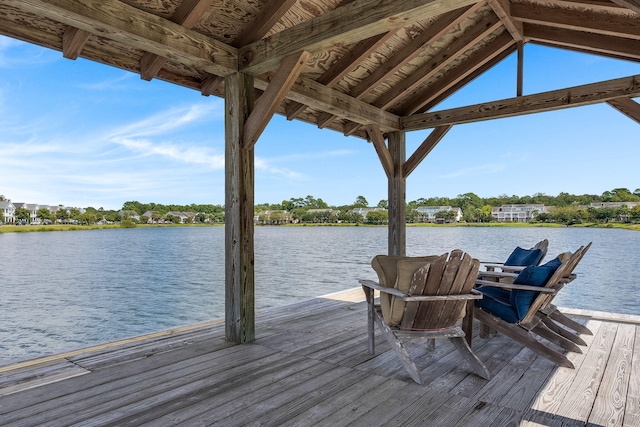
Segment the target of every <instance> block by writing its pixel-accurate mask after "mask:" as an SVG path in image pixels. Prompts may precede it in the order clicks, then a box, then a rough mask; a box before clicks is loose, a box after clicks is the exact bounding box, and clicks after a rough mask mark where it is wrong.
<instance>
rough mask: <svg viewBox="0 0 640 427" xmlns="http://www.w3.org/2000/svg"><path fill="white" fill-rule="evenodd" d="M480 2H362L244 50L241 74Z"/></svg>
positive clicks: (453, 0)
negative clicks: (303, 53) (303, 51)
mask: <svg viewBox="0 0 640 427" xmlns="http://www.w3.org/2000/svg"><path fill="white" fill-rule="evenodd" d="M476 2H477V0H404V1H397V0H358V1H354V2H351V3H349V4H346V5H344V6H342V7H338V8H336V9H333V10H330V11H329V12H327V13H325V14H323V15H320V16H318V17H316V18H313V19H310V20H308V21H305V22H303V23H302V24H300V25H296V26H295V27H291V28H287V29H285V30H282V31H280V32H279V33H276V34H273V35H272V36H269V37H267V38H265V39H261V40H258V41H256V42H253V43H251V44H249V45H247V46H244V47H242V48H240V50H239V53H240V70H241V71H243V72H245V73H250V74H255V75H257V74H262V73H265V72H267V71H269V70H271V69H273V68H275V67H277V65H278V64H279V63H280V61H281V60H282V59H283V58H284V57H286V56H287V55H289V54H291V53H293V52H298V51H300V50H307V51H309V52H311V53H314V52H316V51H318V50H321V49H322V48H325V47H327V46H330V45H333V44H336V43H342V44H353V43H357V42H359V41H360V40H364V39H367V38H369V37H373V36H375V35H377V34H380V33H384V32H388V31H392V30H395V29H397V28H400V27H402V26H407V25H410V24H412V23H414V22H416V21H418V20H424V19H428V18H430V17H434V16H438V15H441V14H443V13H445V12H448V11H450V10H454V9H459V8H461V7H464V6H468V5H470V4H474V3H476Z"/></svg>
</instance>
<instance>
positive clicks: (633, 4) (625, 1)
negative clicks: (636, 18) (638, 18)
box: [611, 0, 640, 13]
mask: <svg viewBox="0 0 640 427" xmlns="http://www.w3.org/2000/svg"><path fill="white" fill-rule="evenodd" d="M611 1H612V2H614V3H616V4H618V5H620V6H623V7H626V8H628V9H631V10H633V11H634V12H636V13H640V1H638V0H611Z"/></svg>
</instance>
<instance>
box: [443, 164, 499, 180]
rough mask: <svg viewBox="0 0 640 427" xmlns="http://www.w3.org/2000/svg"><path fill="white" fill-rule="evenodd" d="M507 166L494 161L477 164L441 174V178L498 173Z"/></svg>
mask: <svg viewBox="0 0 640 427" xmlns="http://www.w3.org/2000/svg"><path fill="white" fill-rule="evenodd" d="M504 168H505V166H504V164H501V163H493V164H487V165H481V166H475V167H471V168H465V169H458V170H457V171H453V172H450V173H447V174H444V175H440V178H443V179H446V178H459V177H461V176H468V175H490V174H495V173H498V172H500V171H502V170H504Z"/></svg>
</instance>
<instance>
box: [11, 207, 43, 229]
mask: <svg viewBox="0 0 640 427" xmlns="http://www.w3.org/2000/svg"><path fill="white" fill-rule="evenodd" d="M13 205H14V206H15V208H16V209H18V208H24V209H26V210H28V211H29V224H33V223H34V222H39V221H37V218H38V209H40V205H38V204H36V203H24V202H17V203H14V204H13Z"/></svg>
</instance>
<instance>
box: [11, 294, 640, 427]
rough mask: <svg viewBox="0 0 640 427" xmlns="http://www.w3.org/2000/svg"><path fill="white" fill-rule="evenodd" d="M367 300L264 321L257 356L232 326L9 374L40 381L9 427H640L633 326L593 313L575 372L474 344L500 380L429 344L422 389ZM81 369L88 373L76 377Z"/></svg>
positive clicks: (491, 344)
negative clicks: (369, 336)
mask: <svg viewBox="0 0 640 427" xmlns="http://www.w3.org/2000/svg"><path fill="white" fill-rule="evenodd" d="M358 298H360V296H359V295H358V293H357V292H353V291H352V292H351V293H350V295H348V296H346V297H345V298H344V300H343V299H341V297H340V295H337V297H336V298H333V299H330V298H314V299H312V300H309V301H306V302H301V303H296V304H293V305H292V306H287V307H283V308H282V309H269V310H265V311H263V312H262V313H261V315H260V316H259V317H258V318H257V321H256V324H257V325H261V326H260V327H258V328H257V337H258V339H257V340H256V341H255V342H254V343H252V344H247V345H235V344H232V343H228V342H226V341H225V340H224V339H223V336H224V325H222V324H217V325H216V324H211V325H209V326H207V327H203V328H193V327H192V328H185V329H184V330H181V331H179V332H176V333H171V332H169V333H166V332H165V333H160V334H157V335H152V336H149V337H137V339H136V338H135V337H134V339H131V340H124V341H123V342H121V343H119V344H118V343H114V344H110V345H106V346H96V347H93V348H91V349H89V350H88V351H86V352H82V351H73V352H71V353H68V354H65V355H58V356H55V357H48V358H44V359H42V360H39V361H29V362H28V363H25V364H20V365H17V366H15V367H3V368H2V372H0V384H4V385H5V388H7V387H11V386H12V385H15V384H19V383H20V382H21V381H29V380H34V381H36V382H37V381H38V380H41V382H42V384H36V383H34V384H33V388H29V389H27V390H15V393H13V394H9V395H5V396H2V395H0V425H2V426H3V427H5V426H36V425H37V426H39V427H40V426H47V425H51V426H59V425H83V426H86V425H91V426H109V425H118V426H132V425H150V426H174V425H184V426H192V425H199V424H205V425H208V424H215V425H230V426H233V425H243V426H245V425H278V426H300V425H302V426H304V425H314V426H316V425H317V426H331V427H334V426H341V425H344V426H347V425H348V426H368V427H369V426H378V425H402V426H412V425H415V426H424V425H447V426H448V425H455V426H475V425H492V426H493V425H519V426H542V425H544V426H562V427H567V426H583V427H584V426H586V425H587V423H592V424H594V425H608V424H609V425H626V426H634V427H635V426H637V425H639V421H640V414H638V408H639V407H640V403H639V402H640V385H639V384H640V382H638V381H637V378H639V377H640V326H638V323H637V322H633V321H631V320H633V319H623V322H620V323H616V322H613V321H612V318H614V317H615V316H613V315H609V316H608V317H607V318H606V319H603V318H604V317H606V316H603V315H602V314H599V315H598V318H599V319H601V320H590V319H589V317H588V312H581V313H580V315H581V316H582V317H581V318H580V321H581V322H585V323H586V324H587V326H588V327H589V328H590V329H591V330H592V331H593V332H594V335H593V336H583V338H584V339H585V341H587V348H586V351H585V352H584V354H579V353H569V354H568V357H569V358H570V360H571V361H572V362H573V363H574V365H575V367H576V369H568V368H558V367H556V366H554V365H553V364H552V363H551V362H549V361H548V360H547V359H544V358H542V357H539V356H536V355H535V354H534V353H532V352H531V351H529V350H528V349H525V348H523V347H522V346H521V345H519V344H516V343H514V342H513V341H511V340H509V339H508V338H506V337H504V336H502V335H500V334H494V335H489V336H488V337H486V338H480V337H474V341H473V348H474V352H475V353H476V354H477V355H478V356H479V357H480V359H481V360H483V361H484V362H485V364H486V365H487V367H488V368H489V370H490V372H491V373H492V375H493V379H492V380H491V381H487V380H484V379H482V378H480V377H478V376H476V375H475V374H473V373H472V372H471V371H470V369H469V367H468V366H467V364H466V362H464V359H463V358H461V356H460V355H459V354H458V352H457V351H456V350H455V349H454V348H453V346H452V345H450V343H449V342H448V341H447V340H438V341H437V344H436V347H435V349H429V348H427V346H426V345H422V344H418V345H417V346H416V348H414V349H413V350H412V351H413V352H414V354H415V356H416V361H417V363H418V365H419V367H420V369H421V374H422V375H423V377H425V378H426V379H427V380H426V385H425V386H419V385H417V384H416V383H414V382H413V381H412V380H411V379H410V377H409V376H408V374H407V373H406V372H405V370H404V369H403V367H402V364H401V363H400V362H399V361H398V360H397V357H396V356H395V354H394V353H393V352H392V351H391V350H390V347H389V346H388V344H387V343H386V341H385V340H383V339H382V337H381V336H379V335H378V336H377V343H378V346H377V347H378V348H377V352H376V354H375V355H371V354H369V353H368V351H367V346H366V321H367V320H366V307H365V303H363V302H354V301H353V299H358ZM323 319H325V321H323ZM476 330H478V328H476ZM71 367H73V369H78V370H82V372H83V373H84V375H82V376H81V377H75V378H68V377H65V376H64V373H65V370H66V369H71ZM56 375H62V376H61V377H60V378H56ZM51 381H55V382H51ZM0 394H1V392H0ZM623 422H624V424H623Z"/></svg>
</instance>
